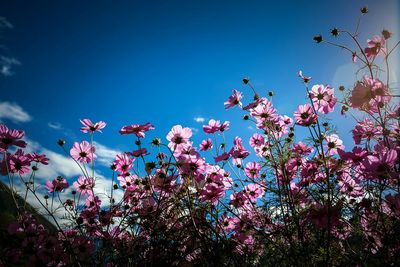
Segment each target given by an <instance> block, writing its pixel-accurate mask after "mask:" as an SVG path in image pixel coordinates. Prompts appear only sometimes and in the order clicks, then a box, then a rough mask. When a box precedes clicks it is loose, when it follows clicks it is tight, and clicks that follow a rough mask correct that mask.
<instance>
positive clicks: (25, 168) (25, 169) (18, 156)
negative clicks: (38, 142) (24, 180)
mask: <svg viewBox="0 0 400 267" xmlns="http://www.w3.org/2000/svg"><path fill="white" fill-rule="evenodd" d="M8 163H9V168H10V172H11V173H19V174H21V175H22V174H25V173H29V172H30V170H31V169H30V166H31V160H30V158H29V156H28V155H26V154H25V153H24V152H23V151H22V150H21V149H18V150H17V152H15V154H13V155H11V156H9V157H8Z"/></svg>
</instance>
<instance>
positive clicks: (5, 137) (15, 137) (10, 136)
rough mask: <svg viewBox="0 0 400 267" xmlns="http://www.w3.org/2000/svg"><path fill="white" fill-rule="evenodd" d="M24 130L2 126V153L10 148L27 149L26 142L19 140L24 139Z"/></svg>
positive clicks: (0, 128) (0, 145)
mask: <svg viewBox="0 0 400 267" xmlns="http://www.w3.org/2000/svg"><path fill="white" fill-rule="evenodd" d="M24 135H25V132H24V131H22V130H14V129H8V128H7V126H6V125H4V124H0V153H1V152H4V151H6V150H7V149H8V148H9V147H10V146H13V145H14V146H18V147H26V142H25V141H23V140H19V139H21V138H22V137H24Z"/></svg>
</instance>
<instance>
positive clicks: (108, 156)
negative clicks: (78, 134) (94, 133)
mask: <svg viewBox="0 0 400 267" xmlns="http://www.w3.org/2000/svg"><path fill="white" fill-rule="evenodd" d="M93 145H94V146H95V147H96V155H97V162H99V163H100V164H102V165H103V166H106V167H108V166H110V165H111V163H112V162H113V161H114V159H115V156H116V155H117V154H119V153H121V151H118V150H115V149H112V148H109V147H107V146H105V145H102V144H100V143H98V142H93Z"/></svg>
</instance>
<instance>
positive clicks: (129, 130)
mask: <svg viewBox="0 0 400 267" xmlns="http://www.w3.org/2000/svg"><path fill="white" fill-rule="evenodd" d="M154 129H155V128H154V126H153V125H151V124H150V122H148V123H146V124H143V125H140V124H133V125H127V126H123V127H122V128H121V130H120V131H119V133H120V134H122V135H126V134H135V135H136V136H137V137H139V138H144V137H145V134H144V133H145V132H147V131H150V130H154Z"/></svg>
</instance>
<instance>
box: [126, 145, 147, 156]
mask: <svg viewBox="0 0 400 267" xmlns="http://www.w3.org/2000/svg"><path fill="white" fill-rule="evenodd" d="M129 154H130V155H131V156H133V157H136V158H138V157H141V156H146V155H150V153H149V152H147V149H146V148H145V147H143V148H141V149H137V150H134V151H132V152H129Z"/></svg>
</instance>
